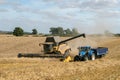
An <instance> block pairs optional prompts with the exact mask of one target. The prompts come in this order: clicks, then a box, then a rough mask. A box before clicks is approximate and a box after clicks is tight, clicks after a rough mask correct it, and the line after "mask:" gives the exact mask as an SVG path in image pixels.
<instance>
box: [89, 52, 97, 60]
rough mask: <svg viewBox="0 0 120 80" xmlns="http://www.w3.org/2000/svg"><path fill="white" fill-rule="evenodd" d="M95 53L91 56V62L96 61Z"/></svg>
mask: <svg viewBox="0 0 120 80" xmlns="http://www.w3.org/2000/svg"><path fill="white" fill-rule="evenodd" d="M95 58H96V57H95V53H93V54H92V55H91V56H90V60H92V61H94V60H95Z"/></svg>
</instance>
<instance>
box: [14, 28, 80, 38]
mask: <svg viewBox="0 0 120 80" xmlns="http://www.w3.org/2000/svg"><path fill="white" fill-rule="evenodd" d="M24 34H32V35H37V34H38V31H37V29H32V33H26V32H24V30H23V29H22V28H21V27H15V29H14V30H13V35H15V36H23V35H24ZM78 34H79V32H78V30H77V29H76V28H72V29H69V28H67V29H63V27H51V28H50V30H49V34H47V35H53V36H74V35H78Z"/></svg>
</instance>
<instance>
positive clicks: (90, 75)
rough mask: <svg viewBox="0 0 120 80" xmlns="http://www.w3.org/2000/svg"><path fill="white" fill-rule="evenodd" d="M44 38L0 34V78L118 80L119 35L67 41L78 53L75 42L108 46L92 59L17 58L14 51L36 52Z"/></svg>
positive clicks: (119, 78) (119, 61)
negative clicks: (76, 60)
mask: <svg viewBox="0 0 120 80" xmlns="http://www.w3.org/2000/svg"><path fill="white" fill-rule="evenodd" d="M61 39H66V38H63V37H62V38H61ZM44 40H45V37H14V36H9V35H4V36H3V35H0V80H120V38H117V37H106V36H103V37H88V36H87V38H86V39H84V38H78V39H76V40H72V41H70V42H68V44H69V45H70V46H71V47H72V52H71V54H72V55H76V54H77V53H78V51H77V49H76V48H77V47H78V46H84V45H90V46H92V47H97V46H103V47H108V48H109V54H107V55H106V56H105V57H104V58H101V59H97V60H95V61H87V62H69V63H64V62H60V61H59V59H48V58H45V59H41V58H17V54H18V53H40V51H41V48H40V47H39V43H43V42H44Z"/></svg>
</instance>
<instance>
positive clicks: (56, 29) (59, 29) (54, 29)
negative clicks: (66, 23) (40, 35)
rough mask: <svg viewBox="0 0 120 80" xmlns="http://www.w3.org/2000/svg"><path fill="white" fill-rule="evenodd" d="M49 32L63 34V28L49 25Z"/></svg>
mask: <svg viewBox="0 0 120 80" xmlns="http://www.w3.org/2000/svg"><path fill="white" fill-rule="evenodd" d="M49 32H50V34H52V35H59V36H63V35H64V30H63V28H62V27H57V28H56V27H51V28H50V31H49Z"/></svg>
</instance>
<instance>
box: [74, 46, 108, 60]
mask: <svg viewBox="0 0 120 80" xmlns="http://www.w3.org/2000/svg"><path fill="white" fill-rule="evenodd" d="M78 50H79V53H78V55H76V56H75V57H74V61H87V60H95V59H96V58H101V57H102V56H104V55H105V54H107V53H108V48H105V47H98V48H91V47H90V46H82V47H78Z"/></svg>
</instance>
